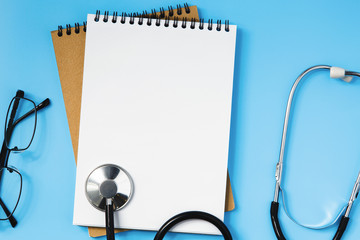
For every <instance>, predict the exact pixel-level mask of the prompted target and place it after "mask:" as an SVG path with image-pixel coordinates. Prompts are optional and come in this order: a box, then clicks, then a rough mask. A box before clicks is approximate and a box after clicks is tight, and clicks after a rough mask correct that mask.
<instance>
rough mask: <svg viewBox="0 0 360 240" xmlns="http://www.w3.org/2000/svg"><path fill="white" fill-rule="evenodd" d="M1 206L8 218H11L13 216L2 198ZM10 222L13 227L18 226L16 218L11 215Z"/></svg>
mask: <svg viewBox="0 0 360 240" xmlns="http://www.w3.org/2000/svg"><path fill="white" fill-rule="evenodd" d="M0 206H1V207H2V209H3V210H4V212H5V214H6V216H9V215H10V214H11V213H10V211H9V209H8V208H7V207H6V206H5V204H4V202H3V201H2V200H1V198H0ZM9 221H10V224H11V226H12V227H13V228H14V227H15V226H16V224H17V221H16V219H15V217H14V216H13V215H11V216H10V217H9Z"/></svg>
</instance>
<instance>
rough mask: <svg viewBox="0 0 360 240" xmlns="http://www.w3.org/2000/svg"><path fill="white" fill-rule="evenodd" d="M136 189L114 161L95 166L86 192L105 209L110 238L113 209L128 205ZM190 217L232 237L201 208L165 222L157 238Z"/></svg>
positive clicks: (109, 237)
mask: <svg viewBox="0 0 360 240" xmlns="http://www.w3.org/2000/svg"><path fill="white" fill-rule="evenodd" d="M133 191H134V183H133V180H132V178H131V176H130V174H129V173H128V172H127V171H126V170H125V169H123V168H121V167H119V166H117V165H114V164H105V165H101V166H99V167H97V168H96V169H94V170H93V171H92V172H91V173H90V174H89V176H88V178H87V180H86V183H85V194H86V197H87V199H88V201H89V202H90V204H91V205H92V206H93V207H95V208H96V209H98V210H100V211H104V212H105V223H106V224H105V225H106V236H107V240H115V236H114V235H115V234H114V211H118V210H120V209H122V208H123V207H125V206H126V204H127V203H128V202H129V201H130V199H131V197H132V195H133ZM190 219H200V220H204V221H207V222H209V223H211V224H213V225H214V226H215V227H217V228H218V229H219V231H220V232H221V234H222V235H223V237H224V239H225V240H232V236H231V234H230V231H229V229H228V228H227V227H226V225H225V224H224V223H223V222H222V221H221V220H220V219H218V218H217V217H215V216H213V215H211V214H209V213H205V212H200V211H189V212H183V213H180V214H178V215H176V216H174V217H172V218H170V219H169V220H168V221H166V222H165V223H164V224H163V225H162V227H161V228H160V229H159V231H158V232H157V234H156V235H155V238H154V240H162V239H163V238H164V237H165V235H166V234H167V232H169V230H170V229H171V228H173V227H174V226H175V225H177V224H179V223H181V222H183V221H186V220H190Z"/></svg>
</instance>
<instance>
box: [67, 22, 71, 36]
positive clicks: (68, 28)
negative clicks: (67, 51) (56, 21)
mask: <svg viewBox="0 0 360 240" xmlns="http://www.w3.org/2000/svg"><path fill="white" fill-rule="evenodd" d="M70 34H71V26H70V24H66V35H70Z"/></svg>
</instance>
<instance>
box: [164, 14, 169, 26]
mask: <svg viewBox="0 0 360 240" xmlns="http://www.w3.org/2000/svg"><path fill="white" fill-rule="evenodd" d="M169 22H170V17H169V16H167V17H165V23H164V26H165V27H168V26H169Z"/></svg>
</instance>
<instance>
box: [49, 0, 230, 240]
mask: <svg viewBox="0 0 360 240" xmlns="http://www.w3.org/2000/svg"><path fill="white" fill-rule="evenodd" d="M178 6H179V5H178ZM179 9H180V10H179ZM154 14H156V16H158V17H159V16H161V17H162V18H165V17H169V18H170V19H174V18H178V19H180V20H183V18H186V19H187V20H191V19H192V18H194V19H195V20H196V21H198V20H199V14H198V10H197V7H196V6H184V7H183V8H178V9H173V10H172V11H171V10H168V11H160V12H155V11H154V10H153V11H152V13H151V14H150V16H152V17H153V16H154ZM109 18H110V19H111V18H112V16H109ZM119 18H120V17H119V16H118V19H119ZM60 32H61V33H62V36H59V30H56V31H52V32H51V37H52V40H53V45H54V50H55V56H56V62H57V66H58V71H59V77H60V82H61V88H62V92H63V97H64V103H65V108H66V115H67V118H68V124H69V129H70V135H71V141H72V145H73V150H74V155H75V162H76V161H77V152H78V141H79V127H80V108H81V94H82V81H83V68H84V53H85V36H86V26H79V25H78V24H77V26H76V27H70V26H69V27H67V28H66V29H63V30H60ZM60 35H61V34H60ZM234 208H235V203H234V197H233V193H232V189H231V184H230V180H229V176H228V179H227V189H226V202H225V211H231V210H233V209H234ZM88 229H89V235H90V236H91V237H99V236H103V235H106V231H105V228H96V227H89V228H88ZM120 231H123V230H120V229H117V230H116V232H120Z"/></svg>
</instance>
